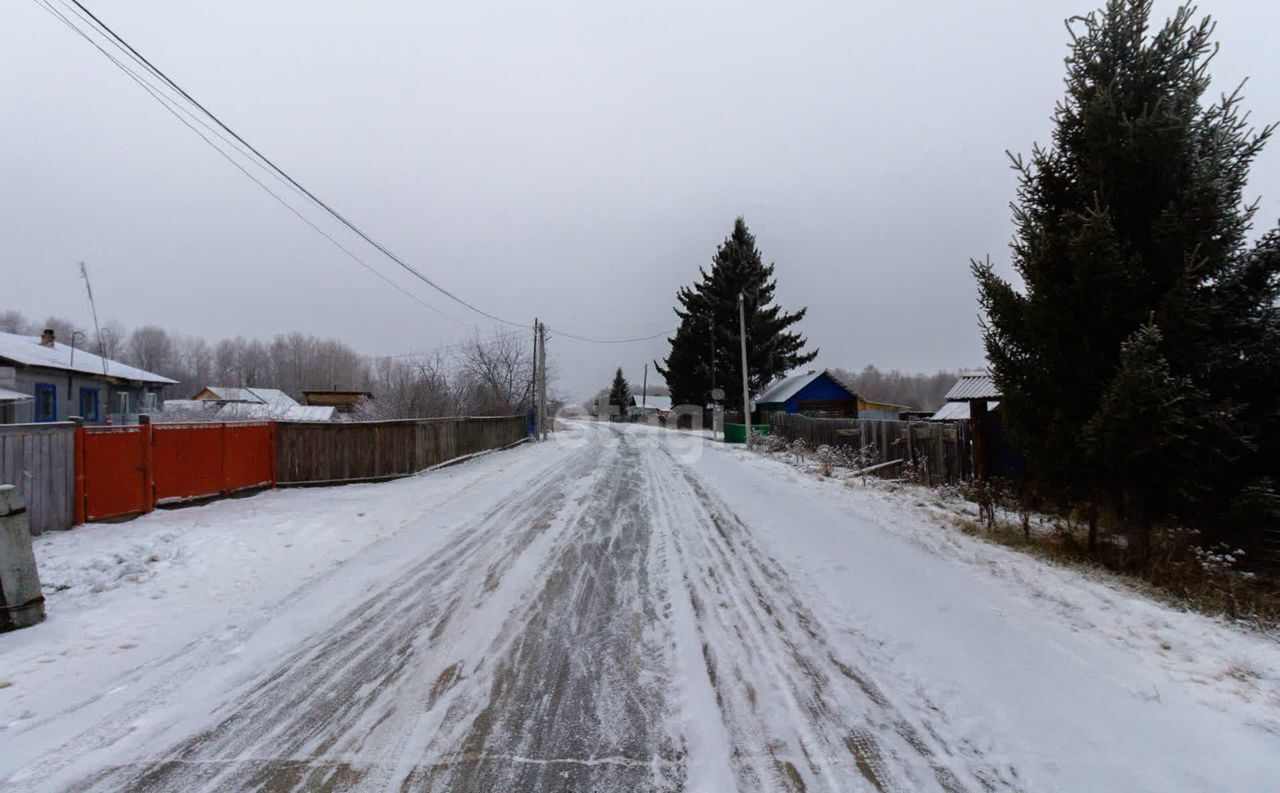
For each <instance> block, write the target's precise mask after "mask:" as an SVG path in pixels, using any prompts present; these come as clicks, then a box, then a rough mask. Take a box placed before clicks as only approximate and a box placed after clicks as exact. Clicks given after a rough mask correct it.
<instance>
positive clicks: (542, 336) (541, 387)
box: [538, 323, 547, 441]
mask: <svg viewBox="0 0 1280 793" xmlns="http://www.w3.org/2000/svg"><path fill="white" fill-rule="evenodd" d="M538 416H539V419H538V426H539V427H540V428H541V429H540V431H539V432H540V435H541V439H542V440H544V441H545V440H546V439H547V326H546V325H543V324H541V323H539V324H538Z"/></svg>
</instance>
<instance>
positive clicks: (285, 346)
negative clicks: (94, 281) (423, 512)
mask: <svg viewBox="0 0 1280 793" xmlns="http://www.w3.org/2000/svg"><path fill="white" fill-rule="evenodd" d="M45 328H48V329H51V330H53V331H54V334H55V337H56V338H57V340H58V341H59V342H61V343H64V344H71V342H72V339H73V335H74V337H75V338H78V339H80V341H79V343H78V345H77V346H79V348H80V349H84V350H88V351H89V352H92V353H94V354H98V353H99V352H100V351H101V352H102V354H104V355H105V356H106V357H107V358H109V359H111V360H114V361H119V362H121V363H125V364H128V365H130V366H136V367H138V368H140V369H145V370H147V371H149V372H154V373H156V374H159V375H163V376H165V377H169V378H172V379H174V380H177V381H178V385H176V386H167V387H166V388H165V389H164V398H165V399H187V398H190V397H191V396H193V395H194V394H195V393H196V392H197V391H199V390H200V389H202V388H204V387H205V386H209V385H217V386H232V387H239V386H257V387H260V388H277V389H279V390H281V391H284V392H285V393H286V394H288V395H289V396H291V397H293V398H294V399H297V400H298V401H299V402H301V401H302V399H303V394H302V392H303V391H304V390H307V389H318V390H323V389H334V388H336V389H350V390H359V391H368V392H370V393H371V394H372V395H373V399H372V400H371V401H368V402H365V403H363V404H362V405H361V406H360V408H359V409H358V411H357V418H363V419H396V418H433V417H439V416H456V415H508V414H520V415H523V414H524V413H526V412H527V411H528V410H529V409H530V404H531V399H532V397H531V392H530V384H531V382H532V377H533V358H532V351H531V349H530V346H529V345H528V344H527V343H526V340H525V338H524V336H522V335H520V334H498V335H496V336H493V337H487V338H480V337H479V336H478V335H477V336H476V337H474V338H472V339H470V340H468V341H465V342H462V343H460V344H456V345H452V346H450V347H449V348H447V349H443V350H438V351H435V352H433V353H425V354H422V355H412V356H401V357H394V356H367V355H361V354H360V353H358V352H357V351H356V350H355V349H354V348H352V347H351V346H350V345H349V344H347V343H345V342H342V341H339V340H336V339H322V338H319V337H316V336H313V335H310V334H305V333H298V332H294V333H285V334H277V335H276V336H273V337H272V338H270V339H268V340H263V339H257V338H245V337H243V336H236V337H233V338H227V339H221V340H219V341H216V342H213V343H210V342H209V341H208V340H206V339H204V338H202V337H199V336H192V335H187V334H181V333H173V332H170V331H167V330H165V329H164V328H162V327H160V326H158V325H143V326H140V327H138V328H134V329H133V330H131V331H130V330H128V329H127V328H126V327H125V326H124V325H123V324H122V323H120V322H118V321H115V320H109V321H107V322H105V323H103V325H102V333H101V335H100V336H99V335H98V334H97V333H94V332H93V331H86V330H85V329H84V328H83V327H81V326H79V325H78V324H76V323H75V322H73V321H71V320H68V319H65V318H62V317H57V316H50V317H47V318H46V319H45V321H44V322H43V323H36V322H33V321H31V320H28V319H27V318H26V317H25V316H24V315H23V314H22V313H21V312H19V311H16V310H7V311H2V312H0V332H4V333H18V334H26V335H37V334H39V333H40V332H41V331H42V330H44V329H45ZM548 368H549V370H551V372H550V373H549V379H548V383H549V388H550V389H551V390H552V392H554V390H555V385H554V382H555V379H554V366H553V365H549V367H548Z"/></svg>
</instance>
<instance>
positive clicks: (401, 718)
mask: <svg viewBox="0 0 1280 793" xmlns="http://www.w3.org/2000/svg"><path fill="white" fill-rule="evenodd" d="M926 492H927V491H924V490H922V489H921V490H915V489H912V488H903V489H897V490H894V489H892V488H890V489H886V488H883V487H874V486H867V487H865V488H860V487H849V486H842V485H840V484H836V483H832V482H829V481H819V480H817V479H815V478H814V477H812V476H810V475H807V474H804V473H801V472H798V471H796V470H794V469H793V468H791V467H789V466H787V465H785V464H784V463H782V462H778V461H773V460H768V459H763V458H760V457H758V456H755V455H752V454H750V453H748V452H746V451H744V450H742V449H741V448H737V449H732V448H728V447H725V446H724V445H723V444H718V443H711V442H709V441H707V440H706V439H705V438H703V437H702V436H697V435H692V434H687V433H676V432H668V431H664V430H658V429H654V428H646V427H625V428H622V427H619V426H616V425H615V426H610V425H601V424H592V423H582V424H576V425H573V426H572V427H571V428H569V429H568V430H567V431H564V432H560V433H557V437H556V438H555V440H554V441H552V442H548V443H545V444H540V445H526V446H522V447H519V448H517V449H514V450H511V451H506V452H499V453H495V454H490V455H486V456H483V457H481V458H479V459H476V460H472V461H468V462H466V463H463V464H461V465H458V466H455V467H451V468H446V469H441V470H438V471H432V472H427V473H425V474H422V475H420V476H416V477H411V478H409V479H405V480H401V481H398V482H392V483H386V484H374V485H353V486H349V487H345V488H327V489H311V490H294V491H288V492H271V493H265V494H262V495H259V496H254V497H252V498H247V499H240V500H234V501H226V502H220V503H215V504H210V505H207V506H203V507H196V508H192V509H187V510H178V511H172V512H161V513H155V514H153V515H150V516H146V517H143V518H141V519H139V520H137V521H133V522H132V523H128V524H116V525H91V526H87V527H82V528H79V529H76V530H75V531H74V532H68V533H64V534H60V535H57V536H54V537H52V538H49V537H42V538H40V541H39V542H38V543H37V552H38V554H41V558H42V562H43V561H48V563H49V570H50V571H51V572H48V573H46V576H47V581H46V583H50V582H52V583H54V584H59V583H61V585H62V586H63V587H64V589H63V590H61V591H58V592H54V593H52V594H51V595H50V598H49V614H50V616H49V620H48V621H47V622H46V623H45V624H42V625H40V626H36V627H35V628H32V629H29V630H27V631H23V632H20V633H17V634H11V635H8V636H5V637H3V638H0V745H3V746H4V751H2V752H0V789H3V790H12V791H34V792H37V793H38V792H39V791H56V790H74V791H184V793H195V792H196V791H232V790H264V791H294V790H296V791H314V790H333V791H340V790H354V791H366V790H368V791H381V790H405V791H418V790H423V791H426V790H431V791H449V790H452V791H476V792H477V793H479V792H480V791H568V790H571V791H643V790H661V791H668V790H670V791H681V790H685V791H731V790H741V791H774V790H779V791H783V790H785V791H855V790H867V791H945V792H946V793H959V791H992V790H1016V791H1051V790H1063V791H1067V790H1089V791H1101V790H1117V791H1119V790H1124V791H1142V790H1150V791H1210V790H1232V791H1252V790H1256V791H1262V790H1266V789H1269V788H1270V789H1274V788H1273V787H1272V786H1273V785H1274V782H1275V780H1276V779H1277V778H1280V727H1278V726H1277V725H1278V724H1280V720H1278V719H1277V717H1276V713H1275V710H1276V707H1277V705H1276V688H1275V686H1276V680H1277V675H1278V674H1280V661H1278V655H1280V653H1278V652H1277V649H1276V647H1275V645H1274V643H1272V642H1269V641H1267V640H1265V639H1262V638H1258V637H1256V636H1253V635H1249V634H1246V633H1245V632H1243V631H1240V630H1238V629H1235V628H1232V627H1229V626H1226V625H1223V624H1221V623H1218V622H1214V621H1212V620H1209V619H1207V618H1203V617H1199V616H1196V615H1189V614H1184V613H1181V612H1177V611H1174V610H1172V609H1169V608H1167V607H1165V606H1162V605H1159V604H1156V603H1154V602H1151V601H1149V600H1147V599H1145V598H1143V597H1141V596H1139V595H1136V594H1134V593H1132V592H1128V591H1125V590H1122V589H1120V588H1119V587H1118V586H1116V585H1111V584H1108V583H1105V582H1100V581H1097V580H1093V579H1089V578H1086V577H1084V576H1082V575H1081V574H1079V573H1077V572H1073V571H1070V570H1065V569H1061V568H1055V567H1051V566H1049V565H1046V564H1044V563H1041V562H1039V561H1036V560H1033V559H1030V558H1029V557H1025V556H1020V555H1018V554H1015V553H1012V552H1010V551H1007V550H1006V549H1002V548H999V547H997V546H994V545H989V544H985V543H982V542H980V541H978V540H974V539H972V538H969V537H965V536H963V535H960V534H958V533H957V532H955V531H954V530H953V529H949V528H946V527H944V526H942V525H939V524H938V523H937V522H936V521H935V518H934V517H932V516H933V515H934V511H932V508H931V505H930V504H929V503H927V500H928V499H930V498H931V497H930V496H927V495H926ZM73 535H75V536H73ZM95 538H96V539H95ZM120 538H127V539H120ZM95 543H101V545H95ZM112 543H115V544H114V545H113V544H112ZM103 549H105V550H103ZM131 554H134V555H136V556H138V557H139V558H141V561H140V562H138V563H137V564H135V561H136V560H135V559H134V557H133V556H131ZM111 557H114V558H116V559H118V560H119V563H120V564H121V565H125V566H126V567H128V569H129V570H130V571H131V572H129V574H128V575H126V576H123V577H120V578H111V577H109V575H107V577H103V576H104V571H103V567H104V566H103V563H102V561H101V560H102V559H103V558H111ZM108 566H109V565H108ZM59 576H61V578H60V577H59ZM95 576H96V577H95ZM86 582H88V583H86ZM1233 664H1248V665H1249V666H1248V668H1249V669H1250V670H1252V672H1251V673H1250V675H1251V677H1250V679H1249V680H1242V679H1237V678H1238V676H1233V675H1232V674H1230V672H1229V669H1230V668H1232V665H1233Z"/></svg>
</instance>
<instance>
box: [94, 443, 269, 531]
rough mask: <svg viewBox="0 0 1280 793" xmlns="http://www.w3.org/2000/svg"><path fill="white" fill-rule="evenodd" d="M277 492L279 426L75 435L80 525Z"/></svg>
mask: <svg viewBox="0 0 1280 793" xmlns="http://www.w3.org/2000/svg"><path fill="white" fill-rule="evenodd" d="M273 484H275V425H274V424H273V423H272V422H269V421H264V422H255V423H238V422H237V423H192V424H150V423H146V422H144V423H142V424H139V425H137V426H128V427H80V428H79V429H78V430H77V431H76V499H75V501H76V522H77V523H82V522H84V521H86V520H101V519H104V518H115V517H123V516H128V515H137V514H140V513H143V512H150V511H151V510H152V509H154V508H155V505H156V504H165V503H173V502H179V501H186V500H189V499H197V498H207V497H211V496H217V495H222V494H225V493H230V492H233V491H236V490H244V489H247V488H255V487H269V486H271V485H273Z"/></svg>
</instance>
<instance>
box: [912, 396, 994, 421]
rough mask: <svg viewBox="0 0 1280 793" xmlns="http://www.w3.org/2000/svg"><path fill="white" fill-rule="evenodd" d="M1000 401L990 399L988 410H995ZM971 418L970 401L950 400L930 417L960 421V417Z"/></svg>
mask: <svg viewBox="0 0 1280 793" xmlns="http://www.w3.org/2000/svg"><path fill="white" fill-rule="evenodd" d="M999 404H1000V403H999V402H996V401H994V400H989V401H988V402H987V410H995V409H996V407H997V406H999ZM967 418H969V403H968V402H967V401H965V402H948V403H946V404H945V405H943V406H942V407H940V408H938V412H937V413H934V414H933V415H932V416H930V417H929V420H930V421H959V420H960V419H967Z"/></svg>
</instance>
